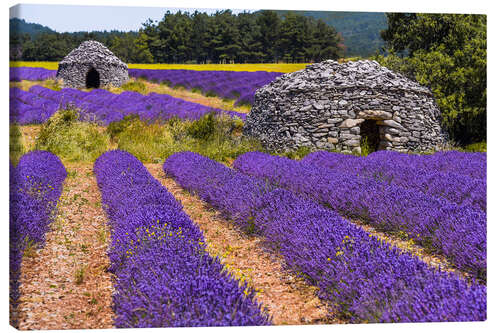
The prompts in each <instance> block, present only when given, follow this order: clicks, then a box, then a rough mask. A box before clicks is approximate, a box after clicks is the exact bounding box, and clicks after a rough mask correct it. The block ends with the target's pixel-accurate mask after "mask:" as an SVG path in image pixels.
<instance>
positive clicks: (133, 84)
mask: <svg viewBox="0 0 500 333" xmlns="http://www.w3.org/2000/svg"><path fill="white" fill-rule="evenodd" d="M121 88H122V89H123V90H128V91H135V92H138V93H140V94H143V95H144V94H147V93H148V91H147V87H146V85H145V84H144V82H141V81H135V80H134V81H132V80H131V81H128V82H127V83H125V84H123V85H122V86H121Z"/></svg>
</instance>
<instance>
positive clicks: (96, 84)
mask: <svg viewBox="0 0 500 333" xmlns="http://www.w3.org/2000/svg"><path fill="white" fill-rule="evenodd" d="M57 79H62V80H63V85H64V86H65V87H71V88H100V87H103V86H106V85H113V86H116V87H119V86H121V85H122V84H123V83H125V82H127V81H128V79H129V77H128V67H127V64H125V63H124V62H123V61H121V60H120V59H118V57H116V56H115V55H114V54H113V52H111V51H110V50H109V49H108V48H107V47H106V46H104V45H103V44H101V43H99V42H96V41H93V40H89V41H86V42H83V43H81V44H80V46H78V47H77V48H76V49H74V50H73V51H71V52H70V53H69V54H68V55H67V56H66V57H65V58H64V59H63V60H62V61H61V62H60V63H59V68H58V69H57Z"/></svg>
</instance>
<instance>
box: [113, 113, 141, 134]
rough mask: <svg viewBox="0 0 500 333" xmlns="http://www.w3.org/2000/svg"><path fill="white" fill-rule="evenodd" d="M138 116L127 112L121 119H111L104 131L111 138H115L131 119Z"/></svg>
mask: <svg viewBox="0 0 500 333" xmlns="http://www.w3.org/2000/svg"><path fill="white" fill-rule="evenodd" d="M138 119H139V116H138V115H136V114H129V115H127V116H125V117H123V119H122V120H119V121H113V122H111V123H109V125H108V127H107V128H106V132H107V133H108V134H109V135H110V136H111V138H115V137H116V136H117V135H118V134H120V133H121V132H123V131H124V130H125V128H126V127H127V126H129V125H130V124H131V123H132V122H133V121H135V120H138Z"/></svg>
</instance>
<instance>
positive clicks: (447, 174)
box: [302, 150, 486, 211]
mask: <svg viewBox="0 0 500 333" xmlns="http://www.w3.org/2000/svg"><path fill="white" fill-rule="evenodd" d="M302 162H303V164H309V165H313V166H316V167H318V168H324V169H328V170H331V171H333V172H334V173H342V174H348V175H351V176H358V177H363V178H369V179H375V180H377V181H380V182H383V183H385V184H392V185H398V186H402V187H404V188H406V189H413V190H417V191H420V192H422V193H426V194H428V195H431V196H433V197H440V198H444V199H446V200H449V201H451V202H455V203H457V204H460V205H467V206H471V207H473V208H475V209H480V210H483V211H486V153H462V152H458V151H450V152H438V153H435V154H432V155H422V156H420V155H409V154H402V153H398V152H394V151H387V150H383V151H378V152H375V153H372V154H369V155H368V156H366V157H358V156H354V155H344V154H340V153H330V152H326V151H319V152H313V153H311V154H309V155H307V156H306V157H304V158H303V159H302Z"/></svg>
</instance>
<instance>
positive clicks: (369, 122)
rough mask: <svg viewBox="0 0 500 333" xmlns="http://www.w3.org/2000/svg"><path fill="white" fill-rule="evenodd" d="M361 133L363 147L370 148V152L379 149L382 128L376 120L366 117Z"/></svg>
mask: <svg viewBox="0 0 500 333" xmlns="http://www.w3.org/2000/svg"><path fill="white" fill-rule="evenodd" d="M360 134H361V145H362V149H363V148H364V149H366V150H368V153H371V152H374V151H377V150H379V145H380V130H379V126H378V125H377V121H376V120H374V119H366V120H365V121H363V122H362V123H361V125H360ZM363 146H364V147H363Z"/></svg>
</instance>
